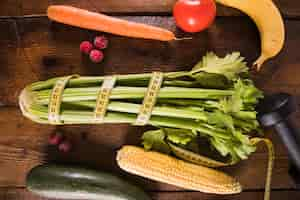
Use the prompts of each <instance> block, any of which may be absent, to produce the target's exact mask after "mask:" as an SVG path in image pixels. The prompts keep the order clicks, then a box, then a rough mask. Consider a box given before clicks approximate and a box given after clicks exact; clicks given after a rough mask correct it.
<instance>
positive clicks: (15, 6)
mask: <svg viewBox="0 0 300 200" xmlns="http://www.w3.org/2000/svg"><path fill="white" fill-rule="evenodd" d="M21 10H22V1H20V0H2V1H1V6H0V17H9V16H19V15H20V14H21Z"/></svg>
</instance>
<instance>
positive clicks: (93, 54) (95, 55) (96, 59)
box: [90, 49, 104, 63]
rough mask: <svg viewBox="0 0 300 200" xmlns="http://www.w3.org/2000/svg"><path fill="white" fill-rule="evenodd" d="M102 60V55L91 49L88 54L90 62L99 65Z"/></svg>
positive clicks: (100, 52) (98, 51)
mask: <svg viewBox="0 0 300 200" xmlns="http://www.w3.org/2000/svg"><path fill="white" fill-rule="evenodd" d="M103 58H104V54H103V52H102V51H100V50H97V49H93V50H92V51H91V52H90V59H91V61H93V62H94V63H99V62H101V61H102V60H103Z"/></svg>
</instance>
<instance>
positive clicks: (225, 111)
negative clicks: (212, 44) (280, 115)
mask: <svg viewBox="0 0 300 200" xmlns="http://www.w3.org/2000/svg"><path fill="white" fill-rule="evenodd" d="M151 75H152V74H151V73H146V74H131V75H118V76H117V83H116V86H115V87H114V89H113V90H112V93H111V96H110V103H109V105H108V108H107V110H108V112H107V114H106V116H105V119H104V122H105V123H134V122H135V120H136V117H137V114H138V113H139V110H140V107H141V104H142V101H143V98H144V95H145V93H146V91H147V86H148V83H149V80H150V79H151ZM247 75H248V68H247V66H246V63H245V62H244V61H243V58H242V57H240V54H239V53H232V54H228V55H227V56H225V57H224V58H220V57H218V56H216V55H215V54H213V53H208V54H207V55H206V56H204V57H203V58H202V60H201V61H200V62H199V63H198V64H197V65H196V66H195V67H194V68H193V69H192V70H191V71H180V72H170V73H165V74H164V80H163V85H162V88H161V89H160V91H159V94H158V99H157V103H156V105H155V107H154V109H153V112H152V116H151V118H150V121H149V123H148V124H150V125H153V126H155V127H158V128H160V129H158V130H156V131H149V132H146V133H145V134H144V135H143V144H144V147H145V148H146V149H155V150H158V151H164V152H170V151H169V145H168V144H169V143H172V144H175V145H178V146H180V147H182V148H186V149H190V150H193V151H196V150H195V149H196V148H195V146H197V140H198V139H199V138H205V139H206V140H207V141H209V143H210V144H211V146H212V147H213V148H214V149H215V150H216V151H218V152H219V153H220V154H221V155H222V156H224V157H226V156H229V157H230V159H231V160H232V161H234V162H236V161H238V160H240V159H246V158H247V156H248V155H249V154H250V153H252V152H253V151H254V150H255V146H253V145H252V144H251V142H250V140H249V137H250V136H249V133H251V132H253V131H257V130H258V128H259V127H258V122H257V120H256V112H255V106H256V104H257V102H258V100H259V98H262V97H263V95H262V93H261V91H259V90H258V89H257V88H256V87H255V86H254V85H253V83H252V81H251V80H249V79H248V78H247V77H248V76H247ZM103 79H104V77H79V78H74V79H71V80H70V82H69V83H68V85H67V87H66V89H65V90H64V93H63V99H62V104H61V120H62V124H91V123H94V122H93V116H94V115H93V111H94V107H95V104H96V98H97V94H98V92H99V90H100V86H101V84H102V82H103ZM56 80H57V78H54V79H49V80H47V81H41V82H36V83H33V84H31V85H29V86H28V87H26V88H25V89H24V91H23V93H22V95H21V96H20V105H21V107H22V111H23V114H24V115H25V116H26V117H28V118H30V119H32V120H34V121H36V122H40V123H48V103H49V99H50V95H51V90H52V88H53V86H54V84H55V82H56ZM25 93H26V94H25ZM195 144H196V145H195ZM192 146H193V147H192Z"/></svg>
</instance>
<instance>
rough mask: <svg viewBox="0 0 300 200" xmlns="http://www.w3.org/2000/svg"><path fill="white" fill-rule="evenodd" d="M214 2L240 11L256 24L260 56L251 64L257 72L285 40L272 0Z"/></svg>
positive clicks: (278, 50)
mask: <svg viewBox="0 0 300 200" xmlns="http://www.w3.org/2000/svg"><path fill="white" fill-rule="evenodd" d="M216 2H218V3H220V4H222V5H225V6H229V7H232V8H236V9H238V10H241V11H242V12H244V13H246V14H247V15H248V16H249V17H251V18H252V19H253V20H254V22H255V23H256V25H257V27H258V30H259V32H260V36H261V55H260V57H259V58H258V59H257V60H256V61H255V62H254V64H253V65H254V66H255V67H256V69H257V70H259V69H260V68H261V66H262V64H263V63H264V62H265V61H266V60H268V59H269V58H272V57H274V56H276V55H277V54H278V53H279V52H280V50H281V49H282V47H283V44H284V38H285V36H284V35H285V30H284V23H283V19H282V17H281V15H280V12H279V10H278V8H277V7H276V5H275V4H274V3H273V1H272V0H216Z"/></svg>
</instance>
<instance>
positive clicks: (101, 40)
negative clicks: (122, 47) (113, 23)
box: [94, 36, 108, 49]
mask: <svg viewBox="0 0 300 200" xmlns="http://www.w3.org/2000/svg"><path fill="white" fill-rule="evenodd" d="M94 46H95V47H96V48H98V49H105V48H106V47H107V46H108V40H107V38H106V37H105V36H97V37H95V39H94Z"/></svg>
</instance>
